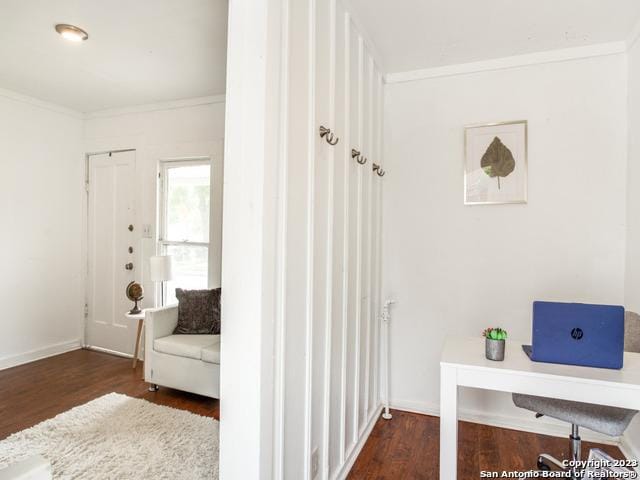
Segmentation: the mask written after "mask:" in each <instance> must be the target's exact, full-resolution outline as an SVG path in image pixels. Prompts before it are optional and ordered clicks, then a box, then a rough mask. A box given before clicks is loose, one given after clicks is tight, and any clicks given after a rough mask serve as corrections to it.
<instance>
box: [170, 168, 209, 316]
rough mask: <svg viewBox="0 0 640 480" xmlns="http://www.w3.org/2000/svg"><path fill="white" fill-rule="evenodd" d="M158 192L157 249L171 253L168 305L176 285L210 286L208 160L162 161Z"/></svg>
mask: <svg viewBox="0 0 640 480" xmlns="http://www.w3.org/2000/svg"><path fill="white" fill-rule="evenodd" d="M160 192H161V202H160V227H161V228H160V236H159V250H160V252H161V254H163V255H171V256H172V257H173V258H172V263H173V280H171V281H169V282H166V283H165V285H164V288H165V299H166V300H165V304H167V305H168V304H171V303H176V301H177V300H176V296H175V289H176V288H186V289H203V288H208V286H209V218H210V209H211V162H210V161H209V159H199V160H176V161H166V162H162V163H161V168H160Z"/></svg>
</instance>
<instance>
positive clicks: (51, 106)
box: [0, 88, 83, 120]
mask: <svg viewBox="0 0 640 480" xmlns="http://www.w3.org/2000/svg"><path fill="white" fill-rule="evenodd" d="M0 97H4V98H7V99H9V100H13V101H14V102H20V103H26V104H27V105H31V106H32V107H37V108H42V109H44V110H49V111H51V112H55V113H60V114H62V115H68V116H70V117H73V118H77V119H78V120H82V119H83V114H82V113H81V112H78V111H76V110H72V109H70V108H66V107H62V106H60V105H57V104H55V103H50V102H45V101H44V100H39V99H37V98H34V97H29V96H28V95H23V94H21V93H18V92H14V91H12V90H6V89H4V88H0Z"/></svg>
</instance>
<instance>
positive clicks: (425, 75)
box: [385, 41, 627, 84]
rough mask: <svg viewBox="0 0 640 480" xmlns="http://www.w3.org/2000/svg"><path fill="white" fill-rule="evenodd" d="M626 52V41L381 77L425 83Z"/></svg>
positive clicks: (390, 79) (390, 80) (392, 80)
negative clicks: (424, 81)
mask: <svg viewBox="0 0 640 480" xmlns="http://www.w3.org/2000/svg"><path fill="white" fill-rule="evenodd" d="M626 52H627V42H624V41H621V42H609V43H599V44H595V45H588V46H585V47H574V48H564V49H561V50H549V51H545V52H536V53H528V54H525V55H515V56H512V57H503V58H496V59H493V60H484V61H480V62H471V63H461V64H457V65H447V66H444V67H435V68H426V69H421V70H412V71H408V72H398V73H389V74H387V75H386V76H385V82H386V83H388V84H393V83H403V82H412V81H416V80H426V79H430V78H439V77H450V76H455V75H465V74H469V73H477V72H487V71H493V70H504V69H509V68H518V67H525V66H528V65H538V64H544V63H556V62H566V61H570V60H579V59H584V58H591V57H601V56H605V55H617V54H620V53H626Z"/></svg>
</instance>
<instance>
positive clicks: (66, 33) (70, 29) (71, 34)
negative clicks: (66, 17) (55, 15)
mask: <svg viewBox="0 0 640 480" xmlns="http://www.w3.org/2000/svg"><path fill="white" fill-rule="evenodd" d="M56 32H58V33H59V34H60V36H61V37H62V38H64V39H65V40H69V41H70V42H82V41H83V40H86V39H87V38H89V34H88V33H87V32H85V31H84V30H83V29H81V28H79V27H76V26H75V25H67V24H66V23H59V24H58V25H56Z"/></svg>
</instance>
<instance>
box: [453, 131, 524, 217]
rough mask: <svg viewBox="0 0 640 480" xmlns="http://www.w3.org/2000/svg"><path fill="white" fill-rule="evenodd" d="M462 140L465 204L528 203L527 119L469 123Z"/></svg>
mask: <svg viewBox="0 0 640 480" xmlns="http://www.w3.org/2000/svg"><path fill="white" fill-rule="evenodd" d="M464 142H465V144H464V204H465V205H500V204H518V203H520V204H522V203H527V200H528V199H527V182H528V179H527V177H528V158H527V156H528V152H527V150H528V124H527V121H526V120H514V121H508V122H498V123H486V124H481V125H468V126H466V127H465V133H464Z"/></svg>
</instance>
